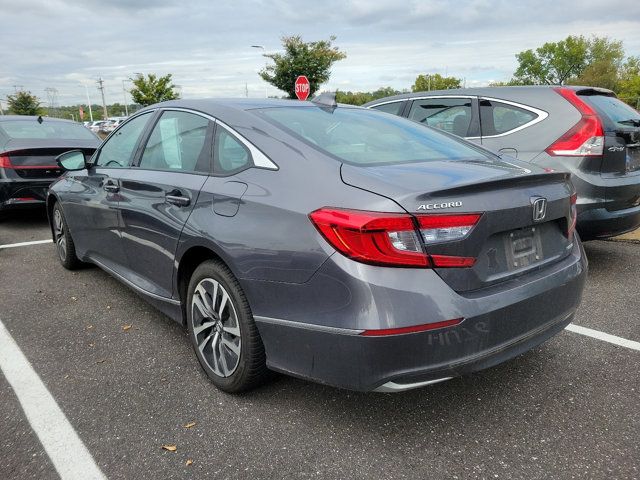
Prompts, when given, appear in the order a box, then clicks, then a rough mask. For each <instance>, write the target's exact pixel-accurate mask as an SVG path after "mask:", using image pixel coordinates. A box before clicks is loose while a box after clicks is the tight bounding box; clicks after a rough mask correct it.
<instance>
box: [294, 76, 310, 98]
mask: <svg viewBox="0 0 640 480" xmlns="http://www.w3.org/2000/svg"><path fill="white" fill-rule="evenodd" d="M295 87H296V97H298V100H302V101H305V100H306V99H307V97H308V96H309V93H310V92H311V85H310V84H309V79H308V78H307V77H306V76H305V75H300V76H299V77H298V78H296V83H295Z"/></svg>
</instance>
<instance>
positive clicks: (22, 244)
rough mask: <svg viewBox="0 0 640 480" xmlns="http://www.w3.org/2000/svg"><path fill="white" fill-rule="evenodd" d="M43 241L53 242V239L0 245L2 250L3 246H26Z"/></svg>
mask: <svg viewBox="0 0 640 480" xmlns="http://www.w3.org/2000/svg"><path fill="white" fill-rule="evenodd" d="M41 243H53V240H34V241H33V242H20V243H8V244H6V245H0V250H2V249H3V248H14V247H26V246H27V245H40V244H41Z"/></svg>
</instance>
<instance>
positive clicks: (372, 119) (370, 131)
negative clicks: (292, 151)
mask: <svg viewBox="0 0 640 480" xmlns="http://www.w3.org/2000/svg"><path fill="white" fill-rule="evenodd" d="M259 112H261V115H262V116H264V117H265V118H266V119H267V120H271V121H272V122H273V123H275V124H276V125H277V126H279V127H281V128H284V129H286V130H287V131H288V132H289V133H290V134H292V135H295V136H297V137H298V138H300V139H302V140H304V141H305V142H306V143H308V144H309V145H311V146H313V147H314V148H316V149H318V150H320V151H321V152H324V153H326V154H329V155H331V156H333V157H334V158H336V159H338V160H340V161H344V162H347V163H352V164H356V165H380V164H387V165H389V164H397V163H410V162H425V161H436V160H481V159H483V158H484V159H488V158H493V157H489V156H488V154H487V153H485V152H484V151H483V150H480V149H476V148H475V147H473V146H471V145H469V144H467V143H463V142H462V141H461V140H457V139H455V138H452V137H449V136H448V135H443V134H442V133H440V132H437V131H435V130H431V129H428V128H423V126H421V125H417V124H416V123H414V122H411V121H409V120H407V119H406V118H402V117H396V116H392V115H380V114H378V113H376V112H372V111H371V110H367V109H360V108H349V107H338V108H336V109H326V108H318V107H279V108H266V109H262V110H259Z"/></svg>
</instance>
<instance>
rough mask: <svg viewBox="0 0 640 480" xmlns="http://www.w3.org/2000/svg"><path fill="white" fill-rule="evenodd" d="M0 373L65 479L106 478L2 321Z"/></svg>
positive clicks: (0, 326) (63, 479) (57, 469)
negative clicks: (0, 372)
mask: <svg viewBox="0 0 640 480" xmlns="http://www.w3.org/2000/svg"><path fill="white" fill-rule="evenodd" d="M0 371H2V373H4V376H5V377H6V379H7V381H8V382H9V384H10V385H11V387H12V388H13V391H14V393H15V395H16V397H18V401H19V402H20V405H21V406H22V409H23V410H24V413H25V415H26V417H27V420H28V421H29V423H30V424H31V428H32V429H33V431H34V432H35V434H36V435H37V436H38V439H39V440H40V442H41V443H42V446H43V447H44V449H45V451H46V452H47V455H48V456H49V458H50V459H51V462H52V463H53V465H54V466H55V468H56V471H57V472H58V474H59V475H60V477H61V478H62V480H84V479H106V477H105V475H104V474H103V473H102V471H101V470H100V468H99V467H98V465H96V463H95V461H94V459H93V457H92V456H91V453H89V451H88V450H87V448H86V447H85V445H84V443H82V440H80V437H78V434H77V433H76V431H75V430H74V429H73V427H72V426H71V424H70V423H69V420H67V417H66V416H65V414H64V412H63V411H62V410H61V409H60V407H59V406H58V404H57V403H56V401H55V400H54V398H53V397H52V396H51V394H50V393H49V390H47V387H45V385H44V383H42V380H40V377H39V376H38V374H37V373H36V372H35V370H33V368H32V367H31V364H30V363H29V360H27V358H26V357H25V356H24V354H23V353H22V351H21V350H20V347H18V345H17V344H16V342H15V341H14V340H13V338H12V337H11V334H10V333H9V331H8V330H7V329H6V328H5V326H4V324H3V323H2V321H0Z"/></svg>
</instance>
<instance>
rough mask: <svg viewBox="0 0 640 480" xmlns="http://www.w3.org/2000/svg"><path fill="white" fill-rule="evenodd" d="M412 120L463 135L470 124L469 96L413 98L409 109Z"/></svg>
mask: <svg viewBox="0 0 640 480" xmlns="http://www.w3.org/2000/svg"><path fill="white" fill-rule="evenodd" d="M409 118H410V119H411V120H413V121H416V122H420V123H425V124H427V125H429V126H430V127H434V128H439V129H440V130H444V131H445V132H449V133H453V134H454V135H458V136H459V137H465V136H466V135H467V132H468V131H469V125H470V124H471V99H470V98H428V99H424V100H414V102H413V103H412V104H411V110H410V111H409Z"/></svg>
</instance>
